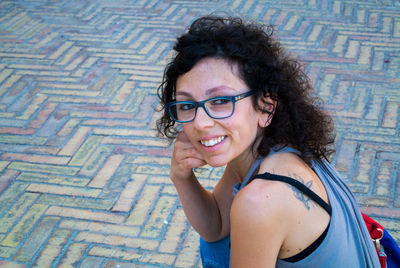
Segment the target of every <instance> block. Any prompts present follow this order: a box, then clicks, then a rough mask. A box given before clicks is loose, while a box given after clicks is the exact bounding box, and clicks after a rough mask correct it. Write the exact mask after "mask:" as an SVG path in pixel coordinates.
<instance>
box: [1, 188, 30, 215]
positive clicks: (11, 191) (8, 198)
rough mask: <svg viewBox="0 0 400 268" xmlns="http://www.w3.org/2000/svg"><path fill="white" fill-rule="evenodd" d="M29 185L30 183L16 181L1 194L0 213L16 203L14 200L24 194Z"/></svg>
mask: <svg viewBox="0 0 400 268" xmlns="http://www.w3.org/2000/svg"><path fill="white" fill-rule="evenodd" d="M28 185H29V184H28V183H24V182H15V183H13V184H11V185H10V186H9V187H8V188H7V189H6V190H5V191H4V192H2V194H1V195H0V214H3V213H4V211H5V210H7V209H8V207H9V205H10V204H12V203H14V201H15V200H17V199H18V197H19V196H20V195H21V194H23V192H24V191H25V189H26V188H27V187H28Z"/></svg>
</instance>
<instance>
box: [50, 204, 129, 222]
mask: <svg viewBox="0 0 400 268" xmlns="http://www.w3.org/2000/svg"><path fill="white" fill-rule="evenodd" d="M46 215H52V216H62V217H71V218H76V219H83V220H93V221H101V222H108V223H122V222H123V221H124V217H123V216H120V215H116V214H113V213H106V212H97V211H90V210H87V209H76V208H63V207H57V206H52V207H50V208H49V209H48V210H47V211H46Z"/></svg>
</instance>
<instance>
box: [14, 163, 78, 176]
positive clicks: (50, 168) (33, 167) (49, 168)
mask: <svg viewBox="0 0 400 268" xmlns="http://www.w3.org/2000/svg"><path fill="white" fill-rule="evenodd" d="M8 168H9V169H15V170H19V171H27V172H45V173H52V174H63V175H75V174H76V173H77V172H78V171H79V168H76V167H65V166H56V165H48V164H33V163H25V162H12V163H11V164H10V165H9V166H8Z"/></svg>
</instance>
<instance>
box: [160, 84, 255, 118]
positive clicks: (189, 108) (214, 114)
mask: <svg viewBox="0 0 400 268" xmlns="http://www.w3.org/2000/svg"><path fill="white" fill-rule="evenodd" d="M254 93H255V92H254V91H247V92H245V93H242V94H239V95H236V96H220V97H214V98H210V99H207V100H203V101H173V102H169V103H166V104H165V108H166V109H167V111H168V113H169V115H170V116H171V119H172V120H174V121H175V122H178V123H187V122H191V121H193V120H194V118H195V117H196V113H197V108H199V107H202V108H203V109H204V111H205V112H206V113H207V115H208V116H209V117H211V118H214V119H224V118H228V117H230V116H232V115H233V113H234V112H235V102H237V101H239V100H242V99H244V98H246V97H248V96H251V95H253V94H254Z"/></svg>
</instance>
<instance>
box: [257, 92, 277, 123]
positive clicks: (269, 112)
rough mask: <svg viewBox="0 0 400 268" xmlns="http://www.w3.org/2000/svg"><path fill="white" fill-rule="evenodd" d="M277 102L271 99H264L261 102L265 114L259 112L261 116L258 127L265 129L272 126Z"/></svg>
mask: <svg viewBox="0 0 400 268" xmlns="http://www.w3.org/2000/svg"><path fill="white" fill-rule="evenodd" d="M276 104H277V101H276V100H272V99H271V98H270V97H264V98H263V100H259V105H260V106H261V107H262V108H263V110H264V111H263V112H261V111H259V113H260V116H259V119H258V126H259V127H260V128H265V127H267V126H268V125H269V124H271V121H272V118H273V117H274V113H275V108H276Z"/></svg>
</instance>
